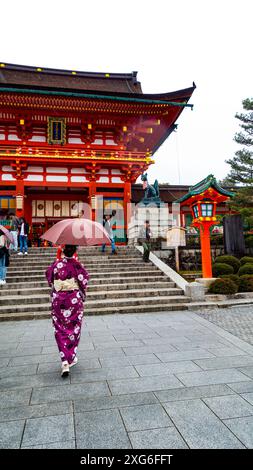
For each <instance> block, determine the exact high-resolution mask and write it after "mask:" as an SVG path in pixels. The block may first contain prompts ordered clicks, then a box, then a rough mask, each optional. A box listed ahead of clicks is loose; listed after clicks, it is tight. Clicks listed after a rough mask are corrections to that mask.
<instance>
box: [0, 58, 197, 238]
mask: <svg viewBox="0 0 253 470" xmlns="http://www.w3.org/2000/svg"><path fill="white" fill-rule="evenodd" d="M194 88H195V85H193V86H192V87H191V88H187V89H184V90H179V91H176V92H173V93H164V94H143V93H142V90H141V85H140V83H139V82H138V81H137V73H136V72H132V73H130V74H116V73H115V74H108V73H106V74H103V73H91V72H76V71H68V70H55V69H41V68H36V67H28V66H20V65H12V64H3V63H2V64H0V181H1V186H0V202H1V208H2V210H3V209H5V210H6V211H9V212H14V211H16V214H17V215H18V216H19V217H20V216H23V215H24V216H25V217H26V219H27V220H28V222H29V223H30V224H32V225H33V236H34V238H36V227H39V226H40V225H41V224H43V228H44V229H45V228H48V227H49V226H50V225H51V224H52V223H54V222H56V221H58V220H61V219H62V218H67V217H77V216H78V214H79V213H80V211H81V210H84V211H85V216H89V217H93V218H94V217H95V211H94V209H95V207H97V206H98V204H99V201H101V196H103V207H102V211H103V210H108V211H109V210H110V211H111V209H116V210H117V224H118V225H117V231H116V241H118V242H121V243H124V242H125V240H126V230H127V203H129V202H131V184H132V183H134V182H135V181H136V179H137V178H138V176H139V175H141V174H142V172H143V171H145V170H147V168H148V166H149V165H150V164H152V163H154V161H153V160H152V158H151V157H152V154H153V153H154V152H155V151H156V150H157V149H158V148H159V146H160V145H161V144H162V143H163V142H164V140H165V139H166V138H167V137H168V136H169V135H170V133H171V132H172V131H173V130H174V129H175V127H176V125H175V121H176V120H177V118H178V117H179V115H180V113H181V112H182V110H183V109H184V107H185V106H191V105H189V104H187V103H188V100H189V99H190V97H191V95H192V93H193V91H194ZM87 205H89V206H90V207H91V209H90V212H89V209H87ZM87 211H88V212H89V213H88V212H87Z"/></svg>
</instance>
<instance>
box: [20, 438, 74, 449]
mask: <svg viewBox="0 0 253 470" xmlns="http://www.w3.org/2000/svg"><path fill="white" fill-rule="evenodd" d="M75 448H76V444H75V440H74V439H72V440H71V441H62V442H53V443H47V444H37V445H35V446H22V449H75Z"/></svg>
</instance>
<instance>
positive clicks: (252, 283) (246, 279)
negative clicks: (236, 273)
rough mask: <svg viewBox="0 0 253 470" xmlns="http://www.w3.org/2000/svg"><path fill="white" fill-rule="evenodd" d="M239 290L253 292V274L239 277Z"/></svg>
mask: <svg viewBox="0 0 253 470" xmlns="http://www.w3.org/2000/svg"><path fill="white" fill-rule="evenodd" d="M238 292H253V275H250V274H244V275H243V276H241V277H239V282H238Z"/></svg>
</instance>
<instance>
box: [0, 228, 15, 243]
mask: <svg viewBox="0 0 253 470" xmlns="http://www.w3.org/2000/svg"><path fill="white" fill-rule="evenodd" d="M0 230H2V232H3V234H4V235H5V236H6V238H8V240H9V241H10V242H11V243H14V239H13V235H12V233H11V232H9V230H7V228H5V227H4V226H3V225H0Z"/></svg>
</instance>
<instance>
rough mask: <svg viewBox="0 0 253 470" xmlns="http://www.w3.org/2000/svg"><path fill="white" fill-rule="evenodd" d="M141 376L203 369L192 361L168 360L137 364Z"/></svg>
mask: <svg viewBox="0 0 253 470" xmlns="http://www.w3.org/2000/svg"><path fill="white" fill-rule="evenodd" d="M135 368H136V370H137V372H138V373H139V374H140V376H141V377H145V376H152V375H167V374H176V373H177V372H194V371H201V369H200V367H198V366H197V365H196V364H194V363H193V362H191V361H179V362H168V363H164V364H148V365H136V366H135Z"/></svg>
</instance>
